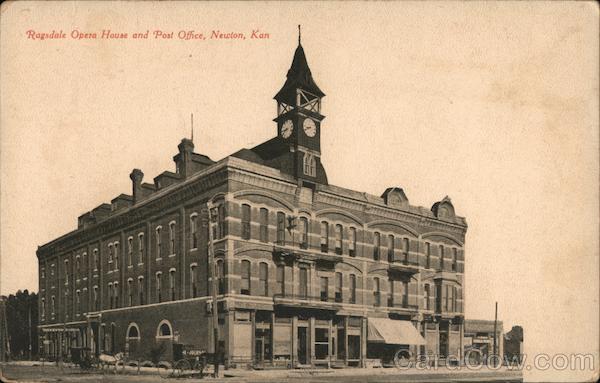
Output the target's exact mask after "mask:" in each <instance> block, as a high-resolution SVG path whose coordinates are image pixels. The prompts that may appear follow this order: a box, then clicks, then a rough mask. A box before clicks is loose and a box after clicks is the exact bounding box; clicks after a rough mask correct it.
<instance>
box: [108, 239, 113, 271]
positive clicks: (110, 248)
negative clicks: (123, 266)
mask: <svg viewBox="0 0 600 383" xmlns="http://www.w3.org/2000/svg"><path fill="white" fill-rule="evenodd" d="M108 263H109V264H111V265H112V263H113V244H112V243H109V244H108ZM108 269H109V270H110V265H109V266H108Z"/></svg>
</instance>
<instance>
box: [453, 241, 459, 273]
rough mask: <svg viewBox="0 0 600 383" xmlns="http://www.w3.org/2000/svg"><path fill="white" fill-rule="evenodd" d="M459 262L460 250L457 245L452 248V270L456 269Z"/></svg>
mask: <svg viewBox="0 0 600 383" xmlns="http://www.w3.org/2000/svg"><path fill="white" fill-rule="evenodd" d="M457 263H458V250H457V249H456V247H454V248H452V271H456V269H457V267H456V266H457Z"/></svg>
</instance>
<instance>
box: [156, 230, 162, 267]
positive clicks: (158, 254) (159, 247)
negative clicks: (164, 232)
mask: <svg viewBox="0 0 600 383" xmlns="http://www.w3.org/2000/svg"><path fill="white" fill-rule="evenodd" d="M161 229H162V228H161V227H160V226H159V227H157V228H156V235H155V237H156V259H161V258H162V240H161V235H160V232H161Z"/></svg>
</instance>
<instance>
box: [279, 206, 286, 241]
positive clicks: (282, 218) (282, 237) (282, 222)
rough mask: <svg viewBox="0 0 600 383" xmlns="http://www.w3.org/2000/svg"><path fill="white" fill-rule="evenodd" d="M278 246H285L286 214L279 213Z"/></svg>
mask: <svg viewBox="0 0 600 383" xmlns="http://www.w3.org/2000/svg"><path fill="white" fill-rule="evenodd" d="M277 244H279V245H283V244H285V213H282V212H278V213H277Z"/></svg>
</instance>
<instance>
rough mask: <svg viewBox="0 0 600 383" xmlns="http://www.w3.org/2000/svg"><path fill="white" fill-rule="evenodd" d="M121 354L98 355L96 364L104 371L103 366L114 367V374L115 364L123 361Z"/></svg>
mask: <svg viewBox="0 0 600 383" xmlns="http://www.w3.org/2000/svg"><path fill="white" fill-rule="evenodd" d="M123 356H124V355H123V353H122V352H118V353H116V354H115V355H110V354H104V353H103V354H100V356H99V357H98V362H99V364H100V368H101V369H102V370H103V371H104V366H109V367H110V366H113V365H114V366H115V373H116V371H117V363H119V362H122V361H123Z"/></svg>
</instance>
